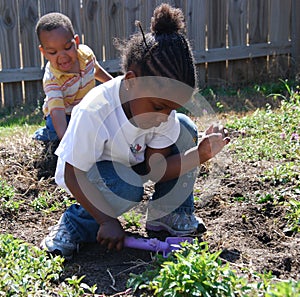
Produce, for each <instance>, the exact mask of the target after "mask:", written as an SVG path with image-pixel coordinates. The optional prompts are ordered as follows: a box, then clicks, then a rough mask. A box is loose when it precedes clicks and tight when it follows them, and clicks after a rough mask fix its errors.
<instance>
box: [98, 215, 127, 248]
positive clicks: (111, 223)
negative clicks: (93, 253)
mask: <svg viewBox="0 0 300 297" xmlns="http://www.w3.org/2000/svg"><path fill="white" fill-rule="evenodd" d="M124 237H125V232H124V230H123V228H122V226H121V224H120V222H119V221H118V220H117V219H111V220H107V221H104V222H102V223H101V225H100V227H99V230H98V233H97V241H98V242H99V243H100V244H101V245H106V246H107V248H108V249H109V250H111V249H114V248H116V249H117V250H118V251H119V250H121V249H122V248H123V243H124Z"/></svg>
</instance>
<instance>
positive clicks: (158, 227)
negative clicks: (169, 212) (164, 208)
mask: <svg viewBox="0 0 300 297" xmlns="http://www.w3.org/2000/svg"><path fill="white" fill-rule="evenodd" d="M146 230H149V231H154V232H159V231H167V232H169V233H170V234H171V235H173V236H188V235H194V233H195V232H196V230H195V231H193V232H191V231H179V230H174V229H172V228H171V227H170V226H168V225H166V224H164V223H162V222H160V223H159V224H155V223H146Z"/></svg>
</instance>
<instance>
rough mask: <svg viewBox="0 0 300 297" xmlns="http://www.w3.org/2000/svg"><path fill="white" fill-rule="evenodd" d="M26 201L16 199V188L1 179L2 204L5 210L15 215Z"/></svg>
mask: <svg viewBox="0 0 300 297" xmlns="http://www.w3.org/2000/svg"><path fill="white" fill-rule="evenodd" d="M23 202H24V201H22V200H19V199H17V198H16V197H15V190H14V187H12V186H10V185H9V184H8V183H7V182H6V181H5V180H2V179H0V203H1V206H2V208H3V209H4V210H6V211H9V212H12V213H15V212H17V211H18V210H19V208H20V205H21V204H22V203H23Z"/></svg>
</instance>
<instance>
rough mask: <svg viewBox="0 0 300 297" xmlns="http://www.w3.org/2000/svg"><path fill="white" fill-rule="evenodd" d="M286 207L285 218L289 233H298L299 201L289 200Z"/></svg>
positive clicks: (299, 222) (299, 223)
mask: <svg viewBox="0 0 300 297" xmlns="http://www.w3.org/2000/svg"><path fill="white" fill-rule="evenodd" d="M286 205H287V207H288V211H287V215H286V218H287V219H288V226H289V229H290V230H291V231H294V232H300V201H297V200H294V199H292V200H290V201H288V202H287V203H286Z"/></svg>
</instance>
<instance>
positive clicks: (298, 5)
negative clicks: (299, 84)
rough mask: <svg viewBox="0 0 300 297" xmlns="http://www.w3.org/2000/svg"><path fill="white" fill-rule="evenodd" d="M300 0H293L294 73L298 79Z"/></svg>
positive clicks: (299, 73)
mask: <svg viewBox="0 0 300 297" xmlns="http://www.w3.org/2000/svg"><path fill="white" fill-rule="evenodd" d="M299 11H300V1H299V0H292V14H291V18H292V21H291V23H292V32H291V38H292V44H293V46H292V59H291V60H292V74H293V75H296V79H297V80H299V78H300V18H299Z"/></svg>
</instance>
